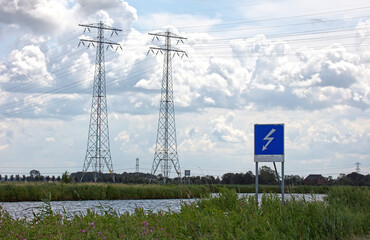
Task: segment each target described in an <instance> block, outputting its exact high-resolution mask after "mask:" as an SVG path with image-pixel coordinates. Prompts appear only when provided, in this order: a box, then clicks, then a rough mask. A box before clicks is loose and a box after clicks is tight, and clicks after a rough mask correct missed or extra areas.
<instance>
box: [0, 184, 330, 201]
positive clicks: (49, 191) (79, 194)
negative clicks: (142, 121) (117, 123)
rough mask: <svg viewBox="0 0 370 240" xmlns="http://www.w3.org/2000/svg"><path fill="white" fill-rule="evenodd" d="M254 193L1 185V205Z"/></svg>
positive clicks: (241, 188)
mask: <svg viewBox="0 0 370 240" xmlns="http://www.w3.org/2000/svg"><path fill="white" fill-rule="evenodd" d="M223 188H228V189H233V190H235V191H236V192H238V193H254V192H255V186H254V185H181V184H180V185H177V184H167V185H140V184H132V185H129V184H109V183H108V184H107V183H98V184H95V183H73V184H63V183H1V184H0V201H3V202H5V201H7V202H14V201H41V200H42V199H45V198H46V199H49V200H51V201H66V200H116V199H164V198H199V197H202V196H206V195H208V194H209V193H211V192H214V193H218V192H219V191H220V189H223ZM329 189H330V187H326V186H294V187H292V186H288V187H286V189H285V190H286V191H285V192H286V193H326V192H328V190H329ZM259 192H261V193H280V187H279V186H264V185H261V186H259Z"/></svg>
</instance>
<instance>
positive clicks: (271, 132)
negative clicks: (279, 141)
mask: <svg viewBox="0 0 370 240" xmlns="http://www.w3.org/2000/svg"><path fill="white" fill-rule="evenodd" d="M275 131H276V130H275V129H271V131H270V132H269V133H268V134H267V135H266V136H265V137H264V138H263V140H265V141H268V142H267V143H266V145H264V146H262V151H265V150H266V149H267V146H268V145H269V144H270V143H271V141H272V140H274V138H273V137H270V136H271V134H273V133H274V132H275Z"/></svg>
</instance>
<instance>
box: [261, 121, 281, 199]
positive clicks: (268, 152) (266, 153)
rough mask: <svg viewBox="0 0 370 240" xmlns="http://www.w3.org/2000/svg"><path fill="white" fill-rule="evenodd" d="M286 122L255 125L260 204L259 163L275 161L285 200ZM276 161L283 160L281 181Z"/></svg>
mask: <svg viewBox="0 0 370 240" xmlns="http://www.w3.org/2000/svg"><path fill="white" fill-rule="evenodd" d="M284 161H285V153H284V124H283V123H280V124H255V125H254V162H255V164H256V201H257V205H258V163H259V162H273V163H274V168H275V173H276V175H277V178H278V180H279V184H280V187H281V200H282V202H283V204H285V200H284ZM275 162H281V182H280V178H279V175H278V172H277V169H276V164H275Z"/></svg>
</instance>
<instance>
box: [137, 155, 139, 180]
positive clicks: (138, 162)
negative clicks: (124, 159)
mask: <svg viewBox="0 0 370 240" xmlns="http://www.w3.org/2000/svg"><path fill="white" fill-rule="evenodd" d="M137 175H139V158H138V157H137V158H136V176H137Z"/></svg>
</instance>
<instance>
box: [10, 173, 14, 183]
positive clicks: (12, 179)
mask: <svg viewBox="0 0 370 240" xmlns="http://www.w3.org/2000/svg"><path fill="white" fill-rule="evenodd" d="M10 181H12V182H13V181H14V175H13V174H12V175H10Z"/></svg>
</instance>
